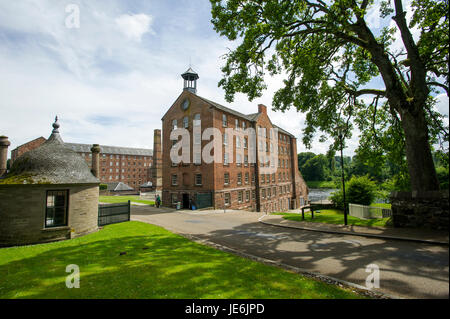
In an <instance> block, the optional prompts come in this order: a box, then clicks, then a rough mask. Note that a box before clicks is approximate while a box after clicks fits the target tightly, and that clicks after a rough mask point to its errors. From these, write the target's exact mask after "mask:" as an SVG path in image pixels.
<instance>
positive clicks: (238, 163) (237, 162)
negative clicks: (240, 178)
mask: <svg viewBox="0 0 450 319" xmlns="http://www.w3.org/2000/svg"><path fill="white" fill-rule="evenodd" d="M236 164H237V166H241V164H242V156H241V154H236Z"/></svg>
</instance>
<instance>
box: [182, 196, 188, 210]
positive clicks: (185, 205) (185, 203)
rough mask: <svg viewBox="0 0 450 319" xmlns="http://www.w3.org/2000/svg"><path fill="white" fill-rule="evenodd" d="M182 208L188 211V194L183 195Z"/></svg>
mask: <svg viewBox="0 0 450 319" xmlns="http://www.w3.org/2000/svg"><path fill="white" fill-rule="evenodd" d="M183 208H185V209H189V208H190V207H189V194H183Z"/></svg>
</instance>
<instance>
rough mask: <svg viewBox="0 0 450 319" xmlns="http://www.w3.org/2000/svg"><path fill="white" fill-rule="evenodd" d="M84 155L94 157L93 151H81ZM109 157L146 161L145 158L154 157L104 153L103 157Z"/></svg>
mask: <svg viewBox="0 0 450 319" xmlns="http://www.w3.org/2000/svg"><path fill="white" fill-rule="evenodd" d="M80 154H81V155H82V156H89V157H92V153H80ZM107 157H109V158H110V159H114V158H116V159H120V158H122V159H133V158H134V159H143V160H144V161H145V160H152V157H151V156H136V155H117V154H116V155H114V154H109V155H108V154H102V158H107Z"/></svg>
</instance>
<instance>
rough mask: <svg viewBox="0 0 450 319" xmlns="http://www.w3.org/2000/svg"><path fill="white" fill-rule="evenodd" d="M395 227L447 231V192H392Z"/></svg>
mask: <svg viewBox="0 0 450 319" xmlns="http://www.w3.org/2000/svg"><path fill="white" fill-rule="evenodd" d="M390 201H391V204H392V219H393V223H394V226H395V227H414V228H418V227H420V228H430V229H437V230H448V229H449V227H448V226H449V191H448V190H446V191H430V192H416V191H415V192H392V193H391V195H390Z"/></svg>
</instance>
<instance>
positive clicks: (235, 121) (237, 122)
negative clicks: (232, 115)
mask: <svg viewBox="0 0 450 319" xmlns="http://www.w3.org/2000/svg"><path fill="white" fill-rule="evenodd" d="M234 125H235V127H236V129H239V120H238V119H235V120H234Z"/></svg>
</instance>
